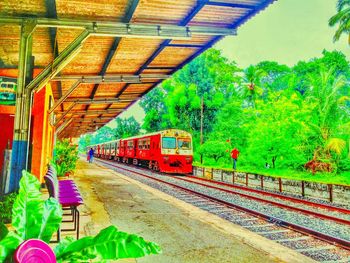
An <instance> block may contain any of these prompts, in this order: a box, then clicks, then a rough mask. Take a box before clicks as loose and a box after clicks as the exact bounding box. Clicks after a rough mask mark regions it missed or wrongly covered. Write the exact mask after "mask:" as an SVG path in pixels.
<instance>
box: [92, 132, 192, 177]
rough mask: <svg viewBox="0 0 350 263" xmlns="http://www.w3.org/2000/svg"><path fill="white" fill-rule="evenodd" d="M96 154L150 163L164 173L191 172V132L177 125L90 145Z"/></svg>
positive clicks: (156, 169) (114, 158)
mask: <svg viewBox="0 0 350 263" xmlns="http://www.w3.org/2000/svg"><path fill="white" fill-rule="evenodd" d="M90 148H93V149H94V151H95V157H97V158H102V159H108V160H115V161H118V162H123V163H133V164H134V165H142V166H147V167H149V168H150V169H153V170H155V171H160V172H164V173H181V174H187V173H192V160H193V150H192V136H191V134H190V133H188V132H186V131H182V130H177V129H168V130H164V131H159V132H155V133H150V134H144V135H140V136H135V137H130V138H125V139H119V140H115V141H110V142H105V143H101V144H96V145H91V146H88V149H90Z"/></svg>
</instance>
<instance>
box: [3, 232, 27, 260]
mask: <svg viewBox="0 0 350 263" xmlns="http://www.w3.org/2000/svg"><path fill="white" fill-rule="evenodd" d="M22 242H23V239H22V238H21V237H20V236H18V235H17V234H16V233H14V232H12V231H11V232H8V233H7V235H6V237H5V238H4V239H2V240H1V241H0V262H4V260H5V259H6V258H7V257H9V256H10V255H12V253H13V252H14V251H15V250H16V248H17V247H18V246H19V244H21V243H22Z"/></svg>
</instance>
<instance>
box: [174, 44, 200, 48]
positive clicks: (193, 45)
mask: <svg viewBox="0 0 350 263" xmlns="http://www.w3.org/2000/svg"><path fill="white" fill-rule="evenodd" d="M168 47H179V48H184V47H185V48H203V47H204V45H195V44H171V43H170V44H169V45H168Z"/></svg>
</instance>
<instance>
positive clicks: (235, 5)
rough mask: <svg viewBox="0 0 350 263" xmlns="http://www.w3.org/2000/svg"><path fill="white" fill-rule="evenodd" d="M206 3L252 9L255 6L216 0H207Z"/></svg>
mask: <svg viewBox="0 0 350 263" xmlns="http://www.w3.org/2000/svg"><path fill="white" fill-rule="evenodd" d="M206 5H211V6H222V7H232V8H243V9H254V8H255V6H254V5H247V4H238V3H225V2H216V1H209V2H207V3H206Z"/></svg>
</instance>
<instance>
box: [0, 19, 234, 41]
mask: <svg viewBox="0 0 350 263" xmlns="http://www.w3.org/2000/svg"><path fill="white" fill-rule="evenodd" d="M24 21H30V22H31V23H34V24H36V26H37V27H58V28H80V29H85V30H86V31H88V32H89V33H90V34H91V35H93V36H116V37H129V38H152V39H155V38H157V39H167V40H169V39H183V40H188V39H191V37H192V35H205V36H217V35H223V36H226V35H235V34H236V31H235V30H232V29H227V28H218V27H204V26H185V25H186V24H187V23H186V24H183V23H180V24H179V25H177V26H173V25H166V24H165V25H152V24H130V23H117V22H109V21H104V22H99V21H82V20H74V19H54V18H23V17H0V24H15V25H18V26H19V25H21V24H23V22H24Z"/></svg>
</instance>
